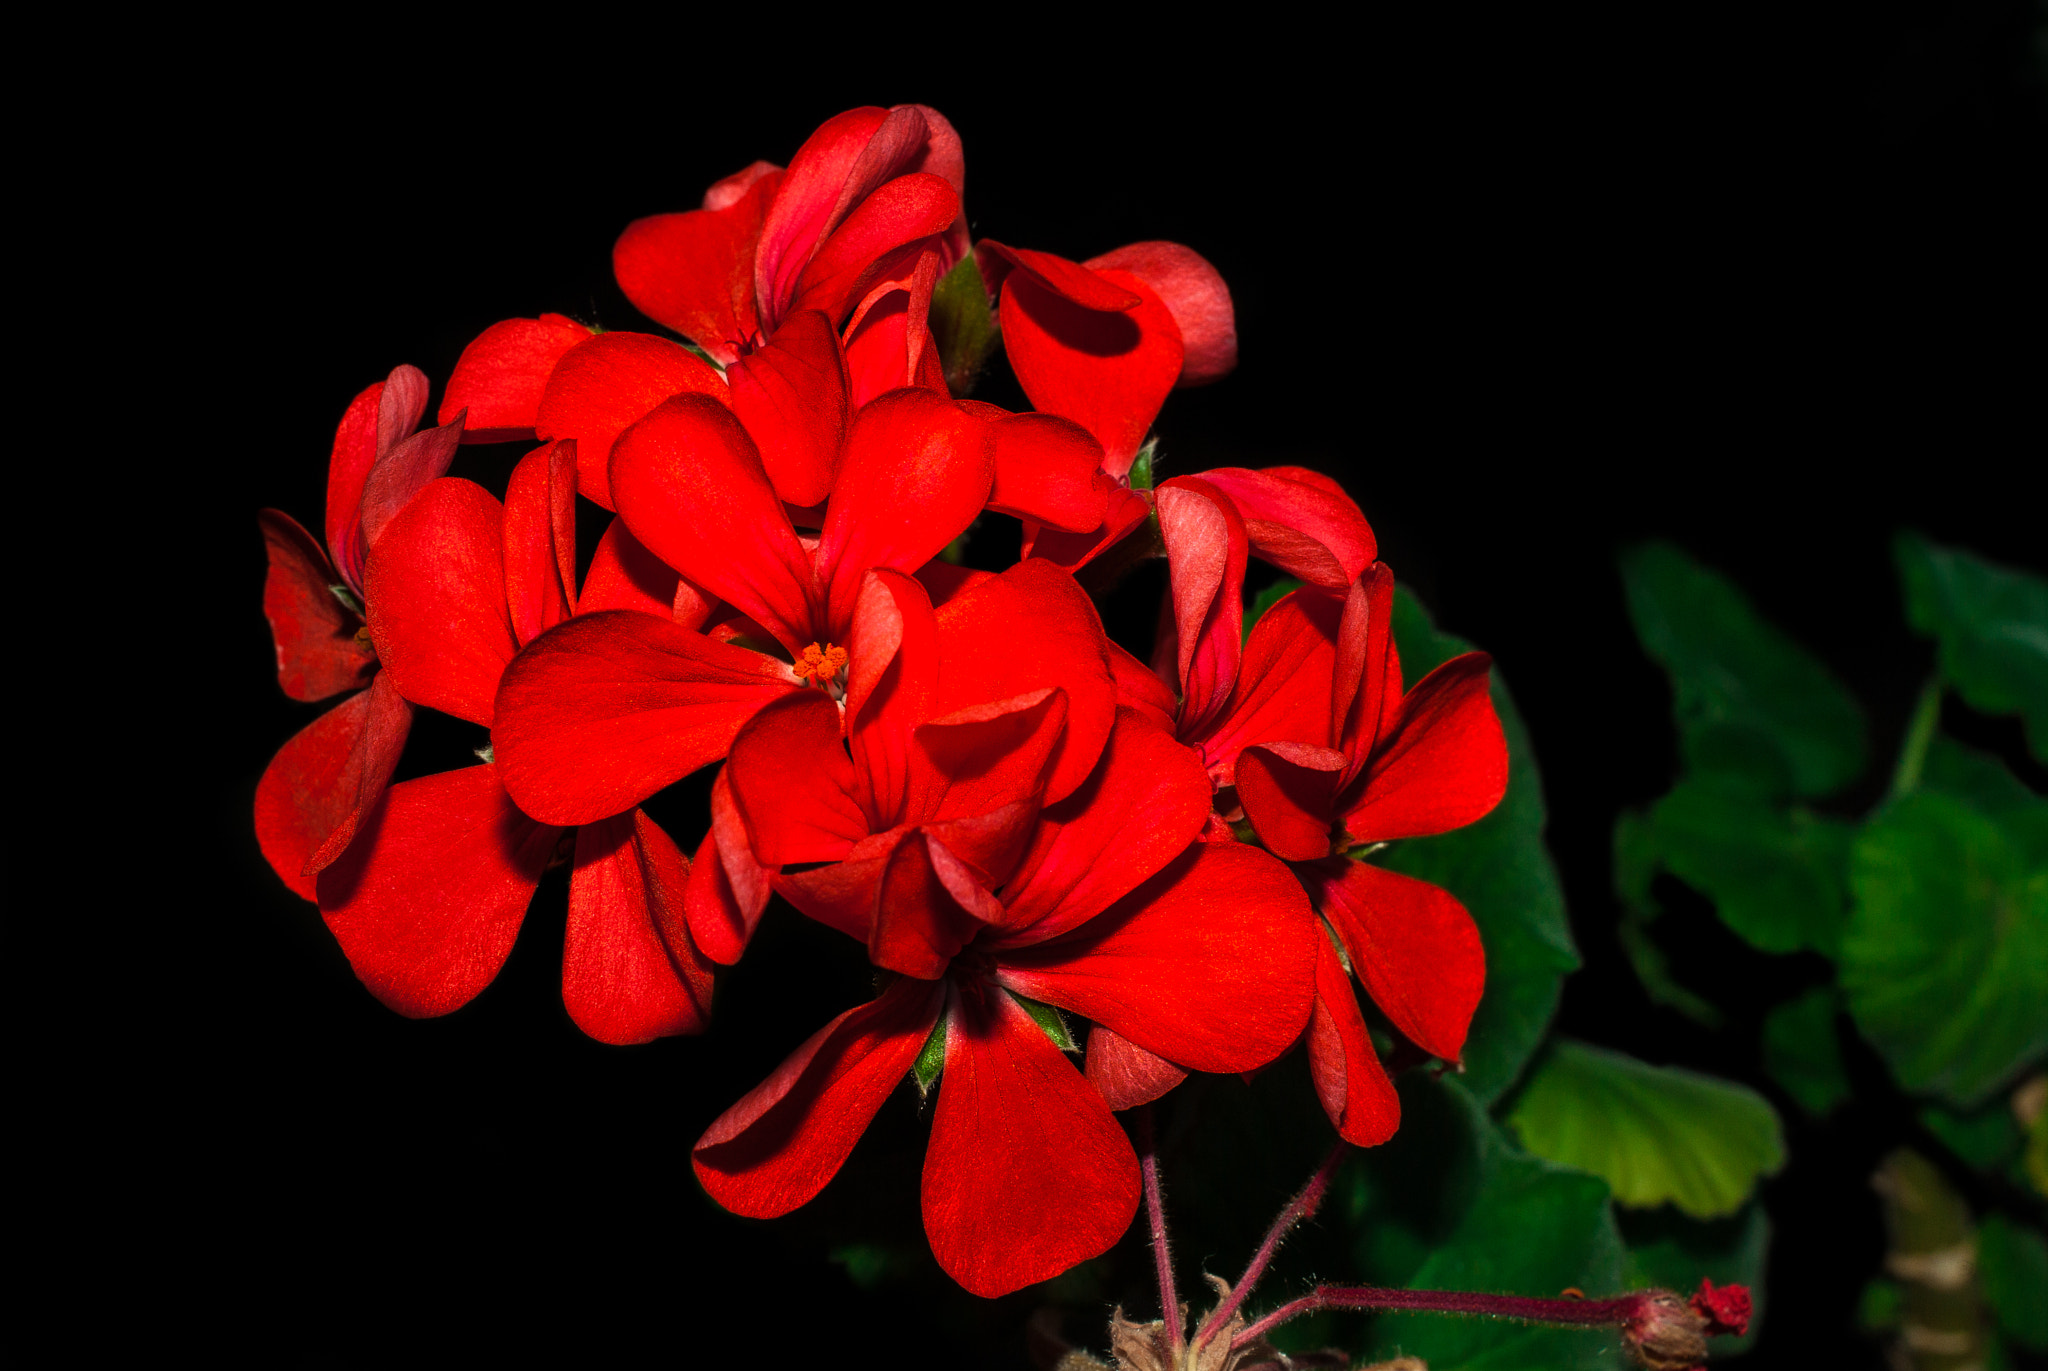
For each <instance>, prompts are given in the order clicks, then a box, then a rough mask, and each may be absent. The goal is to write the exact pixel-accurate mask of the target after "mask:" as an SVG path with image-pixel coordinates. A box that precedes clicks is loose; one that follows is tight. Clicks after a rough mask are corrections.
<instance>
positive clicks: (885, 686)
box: [846, 569, 939, 832]
mask: <svg viewBox="0 0 2048 1371" xmlns="http://www.w3.org/2000/svg"><path fill="white" fill-rule="evenodd" d="M938 631H939V630H938V621H937V619H936V617H935V616H934V614H933V612H932V608H931V602H930V600H929V599H928V598H927V597H926V595H925V592H924V589H923V587H922V586H921V584H920V583H919V582H917V581H916V580H913V579H912V578H911V577H908V576H905V575H904V574H903V573H902V572H900V571H890V570H887V569H877V570H874V571H870V572H869V573H868V574H867V577H866V579H865V580H864V582H863V583H862V585H861V592H860V599H859V600H858V602H857V603H856V606H855V609H854V616H853V626H852V631H851V632H850V633H849V635H848V637H847V680H846V733H847V741H848V743H849V744H850V745H851V749H852V753H853V765H854V795H855V796H856V797H857V798H858V800H859V802H860V806H861V809H862V811H863V812H864V813H865V814H866V815H867V816H868V824H869V826H870V827H871V828H872V829H874V830H875V831H877V832H879V831H881V830H883V829H888V828H893V827H895V826H896V825H898V824H901V823H905V822H908V821H909V820H910V816H911V815H912V814H913V813H915V814H917V815H919V816H923V815H926V814H929V813H932V812H935V805H934V803H933V802H932V800H931V797H930V794H929V792H930V791H931V790H932V789H933V788H934V787H935V786H936V785H937V784H938V778H936V777H935V776H933V775H932V774H931V771H930V768H929V767H927V766H925V765H924V759H923V757H922V755H921V754H920V753H919V752H918V751H917V749H916V748H915V747H914V746H913V736H914V734H915V730H916V728H917V726H918V725H919V724H921V723H923V722H924V721H925V720H927V719H929V718H931V717H932V716H933V715H934V714H935V713H937V712H938V711H937V709H936V708H935V706H934V700H935V696H936V694H937V687H938V677H939V646H938Z"/></svg>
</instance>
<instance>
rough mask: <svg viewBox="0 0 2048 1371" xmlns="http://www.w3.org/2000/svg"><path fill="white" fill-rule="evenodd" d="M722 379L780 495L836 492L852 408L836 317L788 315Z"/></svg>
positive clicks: (806, 500) (820, 498)
mask: <svg viewBox="0 0 2048 1371" xmlns="http://www.w3.org/2000/svg"><path fill="white" fill-rule="evenodd" d="M725 379H726V382H727V384H729V385H730V386H731V387H732V397H731V403H732V412H733V413H734V414H735V415H736V416H738V418H739V421H740V423H741V425H742V426H744V427H745V428H746V430H747V434H748V436H749V437H751V438H752V439H753V440H754V444H755V447H756V448H757V449H758V450H759V451H760V454H761V465H762V467H763V469H764V470H766V471H767V473H768V480H769V483H770V484H772V485H773V486H774V487H775V493H776V495H777V496H779V497H780V498H781V499H782V500H784V501H785V502H787V503H789V504H792V505H798V506H808V505H816V504H822V503H823V502H824V500H825V497H826V496H828V495H830V494H831V493H832V478H833V476H834V474H835V473H836V471H837V469H838V464H839V450H840V447H841V445H842V444H843V443H844V442H845V440H846V425H847V422H848V419H849V418H850V416H851V413H852V405H851V402H850V401H849V399H848V396H847V386H848V381H847V370H846V356H845V354H844V353H843V352H841V350H840V347H839V335H838V334H837V333H835V332H834V331H833V328H832V321H831V320H830V319H827V318H826V317H825V316H824V315H823V314H820V313H818V312H817V311H816V310H802V311H799V312H798V313H795V314H792V315H790V316H789V318H788V319H787V320H785V321H784V322H783V324H782V327H780V328H778V329H776V330H775V333H774V336H773V337H771V338H769V340H768V341H767V343H766V344H764V345H763V346H762V347H760V348H758V349H756V350H754V351H753V352H750V353H748V354H747V355H746V356H744V357H741V358H738V359H737V360H735V361H733V362H732V363H730V364H729V365H728V366H727V367H726V372H725ZM897 384H898V385H901V384H902V382H900V381H899V382H898V383H897Z"/></svg>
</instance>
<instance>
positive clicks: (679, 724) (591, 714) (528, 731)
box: [491, 610, 798, 825]
mask: <svg viewBox="0 0 2048 1371" xmlns="http://www.w3.org/2000/svg"><path fill="white" fill-rule="evenodd" d="M796 689H798V687H797V685H796V683H795V682H794V681H792V680H791V679H790V676H789V668H788V667H786V666H784V665H783V664H782V663H780V662H778V661H776V660H775V659H774V658H773V657H767V656H763V655H762V654H761V653H758V652H751V651H749V650H747V649H746V648H743V647H734V646H732V645H731V644H729V643H719V642H714V641H712V640H711V639H709V638H706V637H705V636H704V635H703V634H701V633H693V632H691V631H689V630H688V629H685V628H681V627H679V626H677V625H676V624H675V623H673V622H671V621H669V620H667V619H659V618H656V617H654V616H653V615H650V614H636V613H633V612H632V611H630V610H606V611H605V612H603V613H599V614H582V615H578V616H577V617H576V618H574V619H569V620H567V621H565V622H563V623H561V624H558V625H556V626H555V627H554V628H552V629H550V630H548V631H547V632H546V633H543V634H542V635H541V636H540V637H538V638H536V639H534V640H533V642H531V643H530V644H528V645H527V647H526V649H525V650H524V651H522V652H521V653H520V654H519V656H518V657H517V658H516V659H515V660H514V661H513V663H512V664H511V665H510V666H508V667H507V668H505V674H504V677H503V679H502V681H501V682H500V684H499V687H498V699H497V721H496V723H495V724H494V725H493V727H492V730H491V744H492V747H493V749H494V751H495V755H496V757H497V759H498V766H499V769H500V772H501V773H502V774H503V776H504V778H505V785H506V787H507V788H508V789H510V790H511V792H512V794H513V796H514V797H515V798H516V799H517V800H518V801H519V805H520V808H522V809H524V810H525V811H526V812H527V813H529V814H534V815H538V816H539V817H541V818H542V819H543V820H545V821H546V822H549V823H558V824H563V825H569V824H586V823H595V822H597V821H598V820H599V819H604V818H609V817H610V816H612V815H614V814H619V813H622V812H624V811H626V810H628V809H631V808H632V807H633V806H634V805H637V804H639V803H640V802H641V801H642V800H644V799H646V798H647V797H648V796H649V795H652V794H654V792H655V791H657V790H660V789H661V788H662V787H663V786H665V785H669V784H671V783H672V782H675V781H679V780H681V779H682V778H683V777H685V776H687V775H689V774H690V773H691V772H693V771H695V770H697V769H698V768H699V767H703V766H709V765H710V764H711V763H713V762H715V761H717V760H718V759H719V758H721V757H723V756H724V755H725V754H726V750H727V749H728V748H729V747H731V746H732V740H733V735H734V734H736V733H738V732H739V730H740V726H741V725H742V724H744V723H746V721H747V720H748V719H751V718H752V717H754V712H755V711H756V710H758V709H760V708H761V707H762V706H763V705H766V704H768V703H769V702H770V701H772V700H776V699H779V698H780V697H782V696H783V695H786V694H788V693H789V692H791V691H793V690H796Z"/></svg>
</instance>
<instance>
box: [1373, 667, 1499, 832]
mask: <svg viewBox="0 0 2048 1371" xmlns="http://www.w3.org/2000/svg"><path fill="white" fill-rule="evenodd" d="M1492 665H1493V659H1492V658H1491V657H1489V656H1487V655H1486V654H1485V653H1483V652H1468V653H1466V654H1465V655H1464V656H1462V657H1454V658H1452V659H1451V660H1450V661H1448V662H1445V663H1444V664H1443V665H1442V666H1440V667H1438V668H1437V669H1436V670H1435V671H1432V672H1430V673H1429V675H1427V676H1425V677H1423V678H1422V679H1421V680H1420V681H1418V682H1416V684H1415V689H1413V690H1411V691H1409V692H1408V693H1407V694H1406V695H1405V696H1403V697H1402V699H1401V703H1400V704H1399V706H1397V708H1396V710H1395V711H1393V717H1392V719H1390V720H1389V721H1388V723H1387V725H1386V726H1385V728H1384V730H1383V733H1382V736H1381V738H1380V744H1379V747H1378V748H1377V749H1376V750H1375V751H1374V752H1373V756H1372V761H1371V763H1370V764H1369V766H1368V767H1367V770H1366V778H1365V786H1364V789H1363V791H1362V792H1361V793H1359V796H1358V799H1357V800H1356V801H1354V802H1353V803H1352V804H1351V805H1350V806H1349V808H1347V809H1346V810H1345V811H1344V815H1343V819H1344V827H1345V829H1346V830H1347V831H1349V832H1350V833H1351V834H1352V836H1353V837H1356V838H1358V839H1360V840H1361V841H1372V842H1378V841H1382V840H1386V839H1393V838H1420V837H1423V836H1426V835H1428V834H1431V833H1445V832H1448V831H1450V830H1451V829H1454V828H1463V827H1464V826H1465V825H1466V824H1469V823H1473V822H1475V821H1476V820H1478V819H1482V818H1484V817H1485V816H1486V815H1487V814H1488V813H1489V812H1490V811H1491V810H1492V809H1493V807H1494V806H1495V805H1497V804H1499V803H1500V797H1501V796H1502V795H1504V794H1506V793H1507V788H1508V744H1507V738H1506V736H1505V735H1504V734H1502V732H1501V727H1500V716H1499V715H1498V714H1495V713H1494V711H1493V697H1492V696H1491V695H1490V694H1489V693H1488V690H1487V675H1488V672H1489V671H1490V669H1491V668H1492Z"/></svg>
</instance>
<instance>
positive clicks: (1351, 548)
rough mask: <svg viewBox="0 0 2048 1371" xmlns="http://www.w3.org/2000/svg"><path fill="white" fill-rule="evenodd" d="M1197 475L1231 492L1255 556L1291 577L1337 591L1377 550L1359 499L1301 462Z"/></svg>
mask: <svg viewBox="0 0 2048 1371" xmlns="http://www.w3.org/2000/svg"><path fill="white" fill-rule="evenodd" d="M1198 475H1199V477H1200V479H1201V480H1204V481H1207V482H1208V483H1209V484H1211V485H1213V486H1215V487H1216V488H1217V489H1218V490H1220V491H1222V492H1223V493H1224V494H1225V495H1227V496H1229V497H1230V501H1231V503H1232V504H1234V505H1236V506H1237V511H1238V513H1239V514H1241V515H1243V516H1244V526H1245V531H1246V532H1247V533H1248V534H1249V535H1250V537H1251V541H1252V547H1253V549H1254V550H1255V551H1257V552H1258V554H1259V556H1261V557H1263V558H1264V559H1265V560H1266V561H1268V562H1271V563H1272V564H1273V565H1274V566H1276V567H1279V568H1280V569H1281V570H1282V571H1284V572H1286V573H1287V574H1288V575H1290V576H1299V577H1300V578H1301V579H1302V580H1304V581H1307V582H1309V583H1310V584H1312V585H1319V586H1323V587H1325V588H1327V589H1330V590H1337V591H1342V590H1345V589H1346V588H1348V587H1349V586H1350V585H1351V583H1352V582H1353V581H1355V580H1357V579H1358V578H1359V577H1360V576H1361V575H1363V574H1364V572H1365V569H1366V568H1367V567H1369V566H1371V565H1372V560H1373V558H1374V557H1377V556H1378V555H1379V551H1378V544H1377V543H1376V541H1375V540H1374V538H1373V532H1372V526H1371V525H1370V524H1368V523H1366V521H1365V515H1364V513H1363V512H1361V511H1360V510H1359V508H1358V502H1357V501H1355V500H1353V499H1352V498H1351V497H1350V496H1349V495H1346V494H1345V493H1344V488H1343V487H1342V486H1340V485H1338V484H1337V483H1336V482H1335V481H1333V480H1331V479H1330V478H1329V477H1327V476H1325V475H1323V474H1322V473H1321V472H1319V471H1310V470H1309V469H1308V468H1306V467H1267V468H1266V469H1265V470H1263V471H1251V470H1248V469H1246V468H1244V467H1216V468H1214V469H1213V470H1210V471H1204V472H1200V473H1198Z"/></svg>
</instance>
